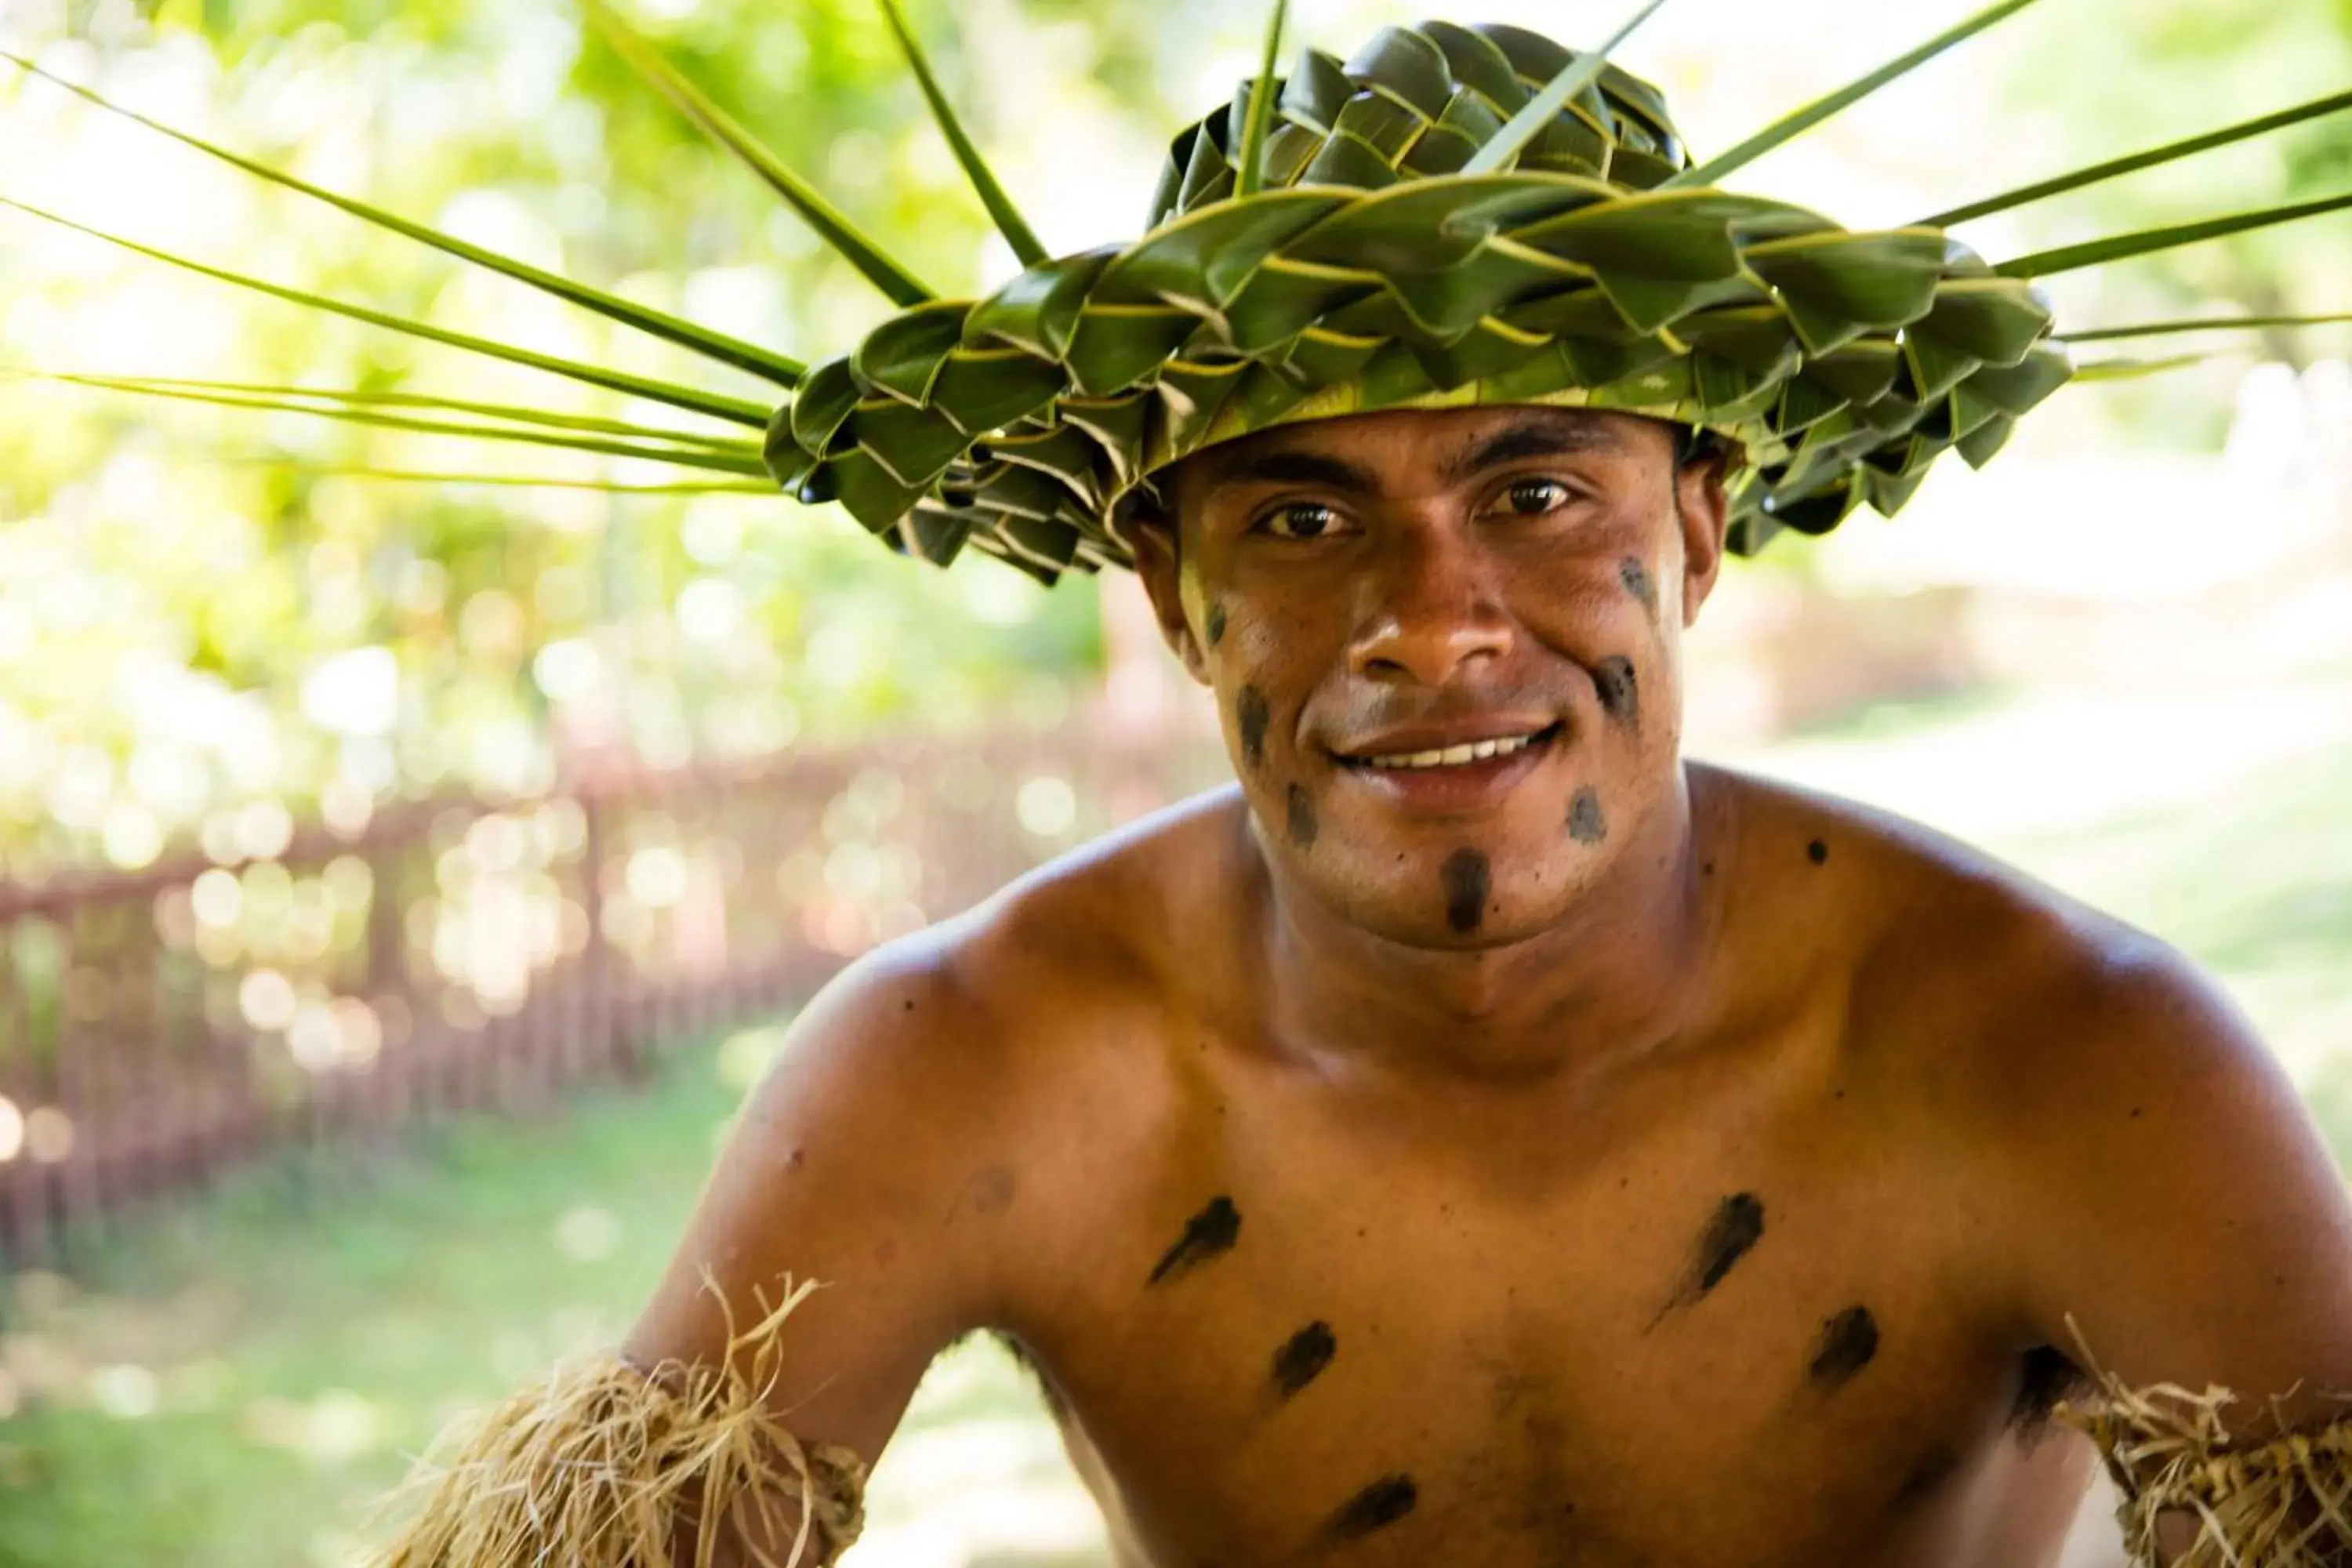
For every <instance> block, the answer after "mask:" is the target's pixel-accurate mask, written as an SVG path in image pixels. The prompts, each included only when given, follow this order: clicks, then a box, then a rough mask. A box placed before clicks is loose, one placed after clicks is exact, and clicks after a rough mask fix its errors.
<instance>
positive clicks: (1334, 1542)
mask: <svg viewBox="0 0 2352 1568" xmlns="http://www.w3.org/2000/svg"><path fill="white" fill-rule="evenodd" d="M1420 1502H1421V1489H1420V1488H1419V1487H1417V1486H1415V1485H1414V1484H1413V1479H1412V1477H1411V1476H1382V1477H1381V1479H1379V1480H1376V1481H1374V1482H1373V1483H1372V1484H1371V1485H1370V1486H1368V1487H1366V1488H1365V1489H1363V1490H1362V1491H1360V1492H1358V1493H1357V1494H1356V1495H1355V1496H1354V1497H1352V1498H1350V1499H1349V1500H1348V1501H1347V1503H1346V1504H1345V1505H1344V1506H1343V1507H1341V1508H1340V1510H1339V1512H1337V1513H1335V1514H1333V1515H1332V1516H1331V1517H1330V1518H1329V1519H1328V1520H1327V1521H1324V1524H1323V1529H1322V1531H1321V1532H1320V1539H1321V1540H1322V1542H1323V1543H1324V1544H1325V1545H1327V1546H1344V1545H1346V1544H1347V1543H1348V1542H1351V1541H1361V1540H1362V1539H1363V1538H1364V1537H1366V1536H1368V1535H1370V1534H1373V1533H1375V1532H1376V1531H1382V1530H1386V1529H1387V1528H1388V1527H1389V1526H1390V1525H1392V1524H1394V1523H1396V1522H1397V1521H1400V1520H1402V1519H1403V1518H1404V1517H1405V1516H1406V1515H1407V1514H1410V1513H1411V1512H1412V1510H1414V1509H1415V1508H1416V1507H1418V1506H1419V1505H1420Z"/></svg>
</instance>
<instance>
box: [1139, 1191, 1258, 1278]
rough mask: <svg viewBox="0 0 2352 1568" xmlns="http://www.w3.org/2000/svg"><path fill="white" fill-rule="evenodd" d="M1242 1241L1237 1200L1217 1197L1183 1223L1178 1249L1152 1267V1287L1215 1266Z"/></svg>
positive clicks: (1240, 1218) (1171, 1251)
mask: <svg viewBox="0 0 2352 1568" xmlns="http://www.w3.org/2000/svg"><path fill="white" fill-rule="evenodd" d="M1241 1237H1242V1211H1241V1210H1239V1209H1237V1208H1235V1207H1234V1200H1233V1199H1231V1198H1228V1197H1218V1198H1213V1199H1212V1200H1210V1203H1209V1206H1208V1207H1206V1208H1204V1209H1202V1211H1201V1212H1200V1213H1199V1214H1196V1215H1193V1216H1192V1218H1191V1219H1188V1220H1186V1221H1185V1222H1184V1234H1183V1235H1182V1236H1181V1237H1179V1238H1178V1239H1177V1242H1176V1245H1175V1246H1173V1247H1170V1248H1169V1249H1168V1251H1167V1253H1166V1254H1165V1255H1164V1256H1163V1257H1162V1258H1160V1261H1159V1263H1158V1264H1156V1265H1155V1266H1153V1268H1152V1270H1151V1278H1150V1279H1149V1280H1147V1281H1146V1283H1147V1284H1150V1285H1164V1284H1166V1283H1168V1282H1169V1281H1170V1280H1171V1279H1182V1278H1183V1277H1184V1276H1185V1275H1187V1274H1190V1273H1191V1272H1192V1270H1193V1269H1195V1268H1199V1267H1201V1265H1202V1264H1203V1263H1209V1262H1213V1261H1214V1260H1215V1259H1217V1258H1223V1256H1224V1255H1225V1254H1226V1253H1228V1252H1231V1251H1232V1250H1233V1249H1234V1245H1235V1244H1236V1243H1238V1242H1239V1241H1240V1240H1241Z"/></svg>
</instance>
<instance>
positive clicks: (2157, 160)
mask: <svg viewBox="0 0 2352 1568" xmlns="http://www.w3.org/2000/svg"><path fill="white" fill-rule="evenodd" d="M2347 109H2352V92H2339V93H2336V94H2333V95H2332V96H2330V97H2327V98H2319V99H2314V100H2312V101H2310V102H2309V103H2304V104H2298V105H2296V106H2295V107H2294V108H2293V109H2283V110H2279V111H2278V112H2277V113H2275V114H2265V115H2263V116H2262V117H2261V118H2260V119H2257V120H2248V121H2242V122H2240V123H2239V124H2236V125H2231V126H2226V127H2224V128H2223V129H2221V130H2220V131H2210V132H2206V133H2205V134H2204V135H2202V136H2191V137H2189V138H2188V139H2187V140H2185V141H2180V142H2168V143H2167V144H2165V145H2164V146H2161V147H2152V148H2150V149H2148V150H2147V152H2145V153H2132V154H2130V155H2129V156H2127V157H2122V158H2114V159H2110V160H2109V161H2107V162H2106V163H2094V164H2093V165H2091V166H2090V167H2089V168H2087V169H2078V170H2076V171H2075V172H2074V173H2073V174H2060V175H2058V176H2056V177H2055V178H2053V179H2047V180H2042V181H2038V182H2037V183H2035V184H2031V185H2021V186H2020V187H2018V188H2017V189H2016V190H2013V191H2006V192H2003V193H2002V194H2001V195H1997V196H1987V197H1986V198H1985V199H1984V200H1982V201H1979V202H1971V203H1969V205H1967V206H1962V207H1954V208H1953V209H1952V210H1951V211H1949V212H1948V213H1937V215H1936V216H1934V217H1930V218H1922V219H1920V220H1919V221H1920V223H1921V224H1922V226H1926V227H1928V228H1953V227H1957V226H1959V225H1961V224H1964V223H1967V222H1969V221H1970V220H1971V219H1974V218H1980V217H1990V216H1992V215H1993V214H1995V213H2004V212H2008V211H2009V210H2011V208H2013V207H2021V206H2024V205H2028V204H2030V203H2032V202H2039V201H2045V200H2047V199H2048V198H2050V197H2052V196H2057V195H2065V194H2066V193H2067V192H2069V191H2079V190H2081V189H2083V188H2084V186H2086V185H2095V184H2103V183H2105V182H2106V181H2108V180H2116V179H2121V178H2122V177H2123V176H2124V175H2126V174H2138V173H2139V172H2140V171H2141V170H2143V169H2154V168H2158V167H2160V166H2162V165H2163V164H2166V163H2176V162H2178V161H2179V160H2180V159H2183V158H2190V157H2194V156H2196V155H2197V154H2198V153H2210V152H2212V151H2213V150H2214V149H2215V148H2219V147H2228V146H2231V145H2234V144H2235V143H2237V142H2246V141H2251V140H2252V139H2253V138H2254V137H2257V136H2266V135H2268V134H2270V133H2271V132H2273V131H2284V130H2285V129H2286V128H2287V127H2289V126H2292V125H2300V124H2302V123H2304V122H2305V121H2309V120H2319V119H2324V118H2325V117H2326V116H2327V115H2330V114H2338V113H2341V112H2342V111H2344V110H2347Z"/></svg>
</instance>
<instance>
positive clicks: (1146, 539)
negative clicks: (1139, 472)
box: [1120, 501, 1209, 686]
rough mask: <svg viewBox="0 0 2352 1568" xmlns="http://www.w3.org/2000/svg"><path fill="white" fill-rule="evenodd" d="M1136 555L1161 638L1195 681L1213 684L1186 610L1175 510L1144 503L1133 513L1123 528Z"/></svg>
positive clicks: (1144, 589)
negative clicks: (1158, 623)
mask: <svg viewBox="0 0 2352 1568" xmlns="http://www.w3.org/2000/svg"><path fill="white" fill-rule="evenodd" d="M1120 532H1121V533H1122V534H1124V535H1125V537H1126V539H1127V542H1128V547H1129V549H1130V550H1132V551H1133V552H1135V574H1136V576H1137V577H1138V578H1139V579H1141V580H1142V583H1143V592H1144V594H1145V595H1146V596H1148V597H1149V598H1150V600H1151V613H1152V615H1153V616H1154V617H1155V618H1157V619H1158V621H1159V622H1160V637H1163V638H1165V639H1166V641H1167V643H1168V648H1169V651H1170V652H1171V653H1173V654H1174V655H1175V656H1176V657H1177V658H1178V659H1180V660H1181V661H1182V663H1183V666H1184V668H1186V669H1187V670H1189V671H1190V672H1191V673H1192V679H1195V680H1197V681H1199V682H1200V683H1201V684H1202V685H1203V686H1206V685H1207V684H1208V683H1209V667H1208V660H1207V658H1205V657H1204V656H1203V655H1202V650H1201V637H1200V634H1199V633H1198V632H1197V631H1195V630H1194V629H1193V626H1192V617H1191V616H1190V615H1189V614H1187V612H1186V610H1185V607H1184V570H1183V555H1182V552H1181V549H1180V548H1179V546H1178V539H1177V533H1176V519H1175V518H1174V516H1173V515H1172V514H1171V509H1169V508H1167V507H1163V506H1154V505H1152V504H1150V503H1149V502H1148V501H1147V502H1144V503H1142V504H1139V505H1136V506H1135V507H1134V509H1133V510H1130V511H1129V513H1128V515H1127V517H1126V519H1125V521H1124V525H1123V526H1122V527H1121V529H1120Z"/></svg>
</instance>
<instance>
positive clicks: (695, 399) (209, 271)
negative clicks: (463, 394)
mask: <svg viewBox="0 0 2352 1568" xmlns="http://www.w3.org/2000/svg"><path fill="white" fill-rule="evenodd" d="M0 207H9V208H13V209H14V210H16V211H17V212H20V213H23V214H25V215H26V216H29V217H37V218H39V219H41V220H42V221H43V222H45V223H53V224H56V225H57V226H59V227H60V228H69V229H72V230H73V231H74V232H75V233H77V234H84V235H88V236H89V237H90V238H92V239H97V240H102V241H104V242H105V243H106V244H108V245H111V246H115V247H119V248H121V249H123V250H128V251H130V252H131V253H132V254H133V255H137V256H144V257H146V258H149V259H151V260H154V261H161V262H164V263H166V264H168V265H170V266H173V267H177V268H182V269H183V270H185V271H189V272H194V273H195V274H196V275H198V276H199V277H203V278H210V279H214V280H215V281H216V282H221V283H233V284H235V285H236V286H237V287H238V288H240V289H252V290H253V291H255V292H256V293H259V294H267V295H269V296H270V297H271V298H273V299H278V300H286V301H287V302H288V303H289V304H295V305H300V306H303V307H305V308H306V309H309V310H323V311H326V312H327V313H329V314H331V315H337V316H344V317H348V318H349V319H351V320H352V321H364V322H366V323H367V324H368V325H370V326H372V327H382V328H384V329H385V330H386V331H395V332H404V333H406V334H408V335H409V336H411V337H416V338H423V339H425V341H426V342H436V343H442V344H445V345H446V346H447V347H450V348H457V349H464V350H467V352H469V353H478V354H483V355H486V356H488V358H491V359H499V360H505V361H506V362H507V363H509V364H520V365H527V366H529V367H530V368H531V369H533V370H543V371H546V372H547V373H548V374H551V375H561V376H563V377H566V378H567V379H569V380H572V381H578V382H584V383H586V384H588V385H591V386H601V387H604V389H605V390H607V391H610V392H620V393H626V394H627V395H630V396H632V397H642V398H645V399H646V400H647V401H649V402H654V403H666V404H668V405H670V406H671V407H673V408H684V409H688V410H689V411H691V412H693V413H696V414H707V415H709V416H711V417H712V418H714V419H724V420H726V421H728V422H729V423H730V424H735V425H749V426H753V427H755V428H758V429H762V430H764V429H765V428H767V425H768V419H769V416H770V412H771V411H770V410H768V409H765V408H762V407H761V406H760V405H758V404H756V403H746V402H744V401H743V400H742V399H741V398H738V397H727V396H723V395H719V394H718V393H715V392H703V391H700V390H698V389H697V388H694V387H690V386H680V385H678V384H675V383H672V382H666V381H655V380H652V379H651V378H649V377H646V376H640V375H631V374H628V373H627V372H625V371H617V370H605V369H604V368H603V367H601V366H598V365H592V364H583V363H581V362H579V361H577V360H568V359H562V358H560V357H558V356H556V355H554V354H542V353H535V352H534V351H532V350H530V349H519V348H514V347H511V346H509V345H508V344H506V343H497V342H490V341H489V340H488V339H487V338H477V337H473V336H471V335H469V334H467V333H465V332H454V331H449V330H448V329H447V328H446V327H436V326H431V325H429V324H427V323H425V322H424V321H409V320H407V319H405V318H404V317H400V316H393V315H387V314H385V313H384V312H383V311H381V310H369V309H368V308H367V307H366V306H364V305H353V304H350V303H347V302H345V301H343V300H330V299H328V298H327V297H326V296H325V295H323V294H311V293H307V292H305V291H304V290H302V289H289V288H287V287H286V286H285V285H284V284H281V283H271V282H268V280H266V279H259V278H249V277H247V276H246V275H245V274H243V273H240V272H230V271H226V270H225V269H224V268H218V267H209V266H206V265H205V263H203V262H201V261H196V260H193V259H191V258H187V257H184V256H174V255H173V254H172V253H171V252H170V251H167V250H158V249H156V248H155V247H152V246H146V245H142V244H140V243H139V242H138V241H137V240H133V239H125V238H123V237H121V235H116V234H109V233H107V232H106V231H105V230H104V229H99V228H92V227H90V226H89V225H88V224H82V223H76V222H75V221H74V220H73V219H71V218H69V217H64V216H59V215H58V214H57V213H53V212H50V211H48V210H47V208H45V207H37V206H34V205H31V204H30V203H28V202H20V201H17V200H16V198H15V197H13V196H5V195H0Z"/></svg>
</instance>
